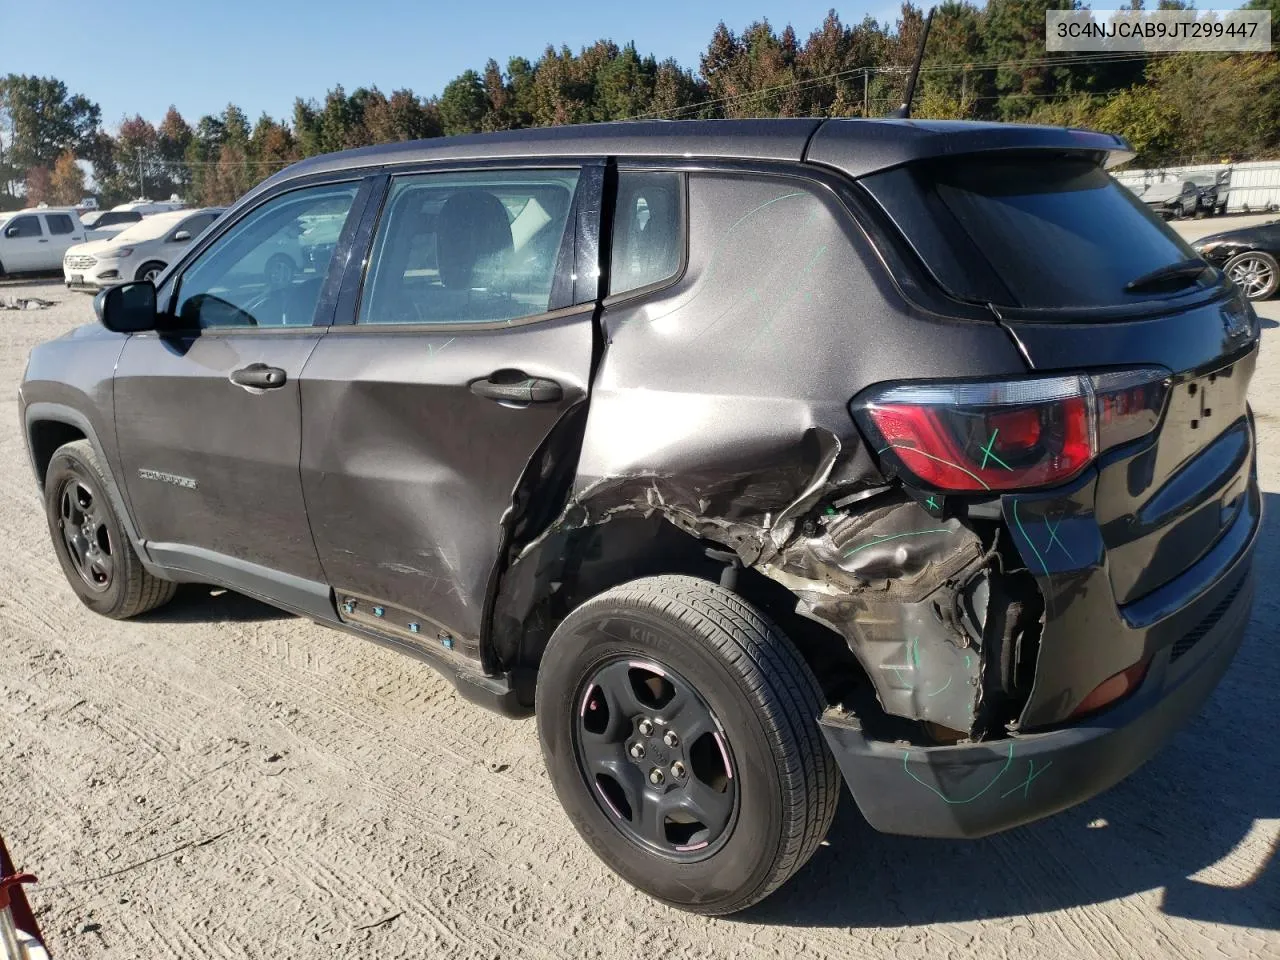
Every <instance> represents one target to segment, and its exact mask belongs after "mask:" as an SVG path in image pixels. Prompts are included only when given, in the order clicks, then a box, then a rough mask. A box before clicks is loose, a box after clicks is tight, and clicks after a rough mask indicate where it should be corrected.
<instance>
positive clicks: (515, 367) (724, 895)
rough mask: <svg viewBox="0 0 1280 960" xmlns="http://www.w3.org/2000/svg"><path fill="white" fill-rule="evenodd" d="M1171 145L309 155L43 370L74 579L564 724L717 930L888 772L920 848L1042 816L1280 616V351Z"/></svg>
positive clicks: (836, 144) (674, 134) (892, 804)
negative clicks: (1263, 382) (325, 642)
mask: <svg viewBox="0 0 1280 960" xmlns="http://www.w3.org/2000/svg"><path fill="white" fill-rule="evenodd" d="M1129 155H1130V154H1129V150H1128V147H1127V145H1126V144H1125V143H1124V141H1122V140H1119V139H1117V138H1115V137H1112V136H1108V135H1105V134H1099V133H1092V132H1087V131H1079V130H1066V129H1057V128H1045V127H1018V126H1004V125H996V124H971V123H944V122H928V121H923V122H921V121H893V120H885V121H877V120H865V121H858V120H852V121H850V120H829V121H825V122H824V121H819V120H767V121H698V122H680V123H662V122H654V123H632V124H614V125H604V126H580V127H565V128H558V129H550V130H527V131H519V132H512V133H506V134H498V135H491V136H480V137H466V138H461V139H446V140H433V141H427V142H422V143H409V144H394V145H389V146H382V147H374V148H369V149H362V150H356V151H352V152H347V153H341V154H336V155H332V156H324V157H317V158H314V159H311V160H306V161H303V162H302V163H299V164H297V165H295V166H293V167H291V168H289V169H288V170H285V171H284V172H282V173H280V174H278V175H276V176H274V177H273V178H271V179H270V180H268V181H266V182H265V183H263V184H262V185H260V186H259V187H257V188H256V189H255V190H254V191H253V192H252V193H250V194H249V195H248V196H246V197H244V198H243V199H242V200H241V201H240V202H239V203H237V204H236V206H235V207H234V208H232V209H231V210H230V211H229V212H227V213H226V214H225V215H224V216H222V217H221V218H220V219H219V220H218V222H217V223H216V224H215V225H214V226H213V227H211V228H210V229H209V230H208V231H206V232H205V234H204V235H202V236H201V237H200V238H198V239H197V240H196V241H194V242H193V243H192V244H191V245H190V247H189V248H188V250H187V251H186V252H185V254H184V256H183V257H182V258H181V259H180V260H178V262H176V263H175V264H173V265H172V266H171V267H170V268H168V269H167V270H166V271H165V272H164V274H162V275H161V276H160V277H159V278H158V279H157V281H156V283H155V285H152V284H151V283H131V284H124V285H122V286H118V287H114V288H112V289H110V290H107V291H105V292H103V293H102V294H99V297H98V301H97V310H98V315H99V319H100V321H101V324H100V325H95V326H93V327H89V328H84V329H80V330H77V331H75V332H74V333H71V334H69V335H67V336H65V337H63V338H61V339H59V340H56V341H53V342H51V343H47V344H44V345H42V346H40V347H38V348H37V349H36V350H35V351H34V352H33V353H32V356H31V360H30V364H29V367H28V369H27V373H26V378H25V381H24V383H23V385H22V388H21V403H20V407H21V416H22V422H23V428H24V431H25V435H26V437H27V440H28V444H29V449H30V453H31V460H32V464H33V466H34V468H35V474H36V480H37V482H38V483H39V486H40V489H41V491H42V493H43V497H44V503H45V506H46V510H47V513H48V523H49V530H50V533H51V535H52V540H53V547H54V550H55V551H56V553H57V556H58V558H59V560H60V561H61V564H62V567H63V569H64V570H65V572H66V576H67V579H68V581H69V582H70V584H71V586H72V588H73V589H74V590H75V592H76V593H77V594H78V595H79V596H80V598H81V599H82V600H83V601H84V602H85V603H86V604H87V605H88V606H89V607H91V608H92V609H93V610H96V611H98V612H99V613H101V614H104V615H106V616H109V617H131V616H135V615H138V614H142V613H144V612H146V611H147V610H150V609H152V608H154V607H156V606H158V605H159V604H162V603H164V602H166V601H167V600H168V599H169V598H171V597H172V596H173V593H174V589H175V584H177V583H179V582H184V581H186V582H191V581H194V582H204V583H212V584H220V585H223V586H225V587H229V588H232V589H234V590H238V591H241V592H243V593H245V594H249V595H251V596H254V597H258V598H261V599H262V600H265V601H267V602H268V603H271V604H275V605H277V606H279V607H281V608H284V609H286V610H289V611H292V612H294V613H297V614H300V615H302V616H305V617H309V618H312V619H314V620H316V621H318V622H319V623H322V624H325V625H329V626H332V627H336V628H339V629H342V630H345V631H347V632H349V633H352V634H355V635H357V636H361V637H365V638H368V639H370V640H374V641H376V642H379V643H382V644H386V645H388V646H391V647H394V648H395V649H398V650H401V651H404V652H405V653H407V654H410V655H412V656H415V657H419V658H421V659H423V660H425V661H427V662H428V663H430V664H432V665H434V666H436V667H437V668H439V669H441V670H443V671H445V672H446V673H447V674H448V675H449V676H450V677H451V678H452V679H453V680H454V682H455V684H456V686H457V689H458V692H459V693H461V694H462V696H463V697H465V698H467V699H468V700H472V701H476V702H480V703H483V704H486V705H488V706H490V707H493V708H496V709H498V710H501V711H503V712H506V713H509V714H511V715H515V716H519V715H527V714H529V713H531V712H532V713H536V716H537V726H538V733H539V736H540V738H541V742H542V748H543V752H544V755H545V759H546V764H547V770H548V772H549V775H550V779H551V781H552V783H553V785H554V787H555V790H556V792H557V794H558V795H559V797H560V800H561V801H562V802H563V804H564V806H565V808H566V810H567V811H568V813H569V815H570V817H571V819H572V820H573V822H574V824H575V825H576V826H577V828H578V830H579V832H580V833H581V834H582V837H583V838H584V839H585V840H586V842H587V843H588V844H589V845H590V846H591V847H592V849H593V850H594V851H595V852H596V853H597V854H598V855H599V856H600V857H601V858H602V859H603V860H604V861H605V862H606V863H607V864H608V865H609V866H610V867H612V868H613V869H614V870H615V871H617V873H619V874H620V875H622V876H623V877H624V878H625V879H627V880H628V881H630V882H631V883H633V884H634V885H635V886H637V887H639V888H640V889H642V890H644V891H646V892H648V893H649V894H651V895H653V896H655V897H658V898H660V899H662V900H665V901H667V902H669V903H672V904H675V905H677V906H679V907H682V908H686V909H689V910H694V911H698V912H702V913H708V914H722V913H729V912H732V911H735V910H740V909H742V908H744V907H747V906H749V905H751V904H753V903H755V902H757V901H759V900H761V899H762V898H763V897H765V896H766V895H768V894H769V893H770V892H771V891H772V890H774V889H775V888H777V887H778V886H779V885H780V884H782V883H783V882H784V881H785V880H786V879H787V878H788V877H790V876H791V875H792V874H794V873H795V872H796V870H798V869H799V868H800V866H801V865H802V864H804V862H805V861H806V860H807V859H808V858H809V856H810V855H811V854H812V853H813V852H814V850H815V849H816V847H817V846H818V844H819V843H820V842H821V841H822V839H823V836H824V835H825V833H826V831H827V828H828V826H829V825H830V823H831V819H832V815H833V814H834V812H835V808H836V802H837V798H838V797H839V794H840V781H841V778H842V776H843V780H844V782H845V783H847V784H848V786H849V788H850V790H851V792H852V793H853V796H854V799H855V800H856V801H857V803H858V806H859V808H860V809H861V811H862V813H863V815H864V816H865V817H866V819H867V820H868V821H869V822H870V824H871V825H872V826H873V827H875V828H876V829H878V830H882V831H887V832H890V833H901V834H914V835H920V836H931V837H975V836H982V835H984V834H988V833H991V832H994V831H997V830H1003V829H1006V828H1009V827H1013V826H1016V825H1018V824H1022V823H1026V822H1028V821H1030V820H1034V819H1036V818H1038V817H1044V816H1046V815H1049V814H1052V813H1054V812H1056V811H1059V810H1062V809H1064V808H1066V807H1068V806H1070V805H1072V804H1075V803H1078V802H1080V801H1082V800H1084V799H1086V798H1088V797H1090V796H1092V795H1094V794H1096V793H1098V792H1099V791H1101V790H1104V789H1106V788H1107V787H1109V786H1111V785H1112V784H1114V783H1116V782H1117V781H1118V780H1120V779H1121V778H1123V777H1124V776H1126V775H1127V774H1129V773H1130V772H1131V771H1133V770H1134V769H1135V768H1137V767H1138V766H1139V765H1140V764H1141V763H1142V762H1143V761H1144V760H1145V759H1147V758H1148V757H1149V756H1151V754H1152V753H1153V752H1154V751H1155V750H1156V749H1157V748H1158V747H1159V746H1160V745H1161V744H1162V743H1163V742H1164V741H1166V740H1167V739H1168V738H1169V737H1170V736H1171V734H1172V733H1173V732H1174V731H1176V730H1177V729H1178V728H1179V727H1180V726H1181V725H1182V724H1184V723H1186V722H1187V721H1189V720H1190V718H1192V717H1193V716H1194V715H1195V713H1196V712H1197V711H1198V710H1199V709H1200V707H1201V705H1202V704H1203V703H1204V702H1205V701H1206V699H1207V698H1208V696H1209V694H1210V692H1211V690H1212V689H1213V687H1214V685H1215V684H1216V683H1217V681H1218V679H1219V678H1220V677H1221V676H1222V674H1223V672H1224V670H1225V669H1226V668H1227V665H1228V663H1229V662H1230V660H1231V658H1232V655H1233V653H1234V652H1235V650H1236V647H1237V645H1238V644H1239V642H1240V639H1241V636H1242V634H1243V631H1244V627H1245V623H1246V621H1247V618H1248V612H1249V606H1250V602H1251V598H1252V580H1251V573H1250V569H1251V562H1252V555H1253V550H1254V542H1255V539H1256V537H1257V532H1258V525H1259V494H1258V485H1257V480H1256V473H1255V464H1256V460H1255V446H1254V444H1255V433H1254V426H1253V421H1252V418H1251V414H1250V411H1249V407H1248V405H1247V402H1246V394H1247V390H1248V385H1249V379H1250V376H1251V374H1252V373H1253V369H1254V363H1255V360H1256V357H1257V351H1258V322H1257V318H1256V316H1255V315H1254V313H1253V311H1252V309H1251V307H1250V306H1249V305H1248V303H1247V302H1246V301H1245V300H1244V298H1243V297H1242V296H1241V293H1240V291H1239V290H1238V289H1236V288H1235V287H1234V286H1233V285H1232V284H1231V283H1230V282H1229V281H1227V280H1226V279H1224V278H1223V276H1222V275H1221V274H1220V273H1219V272H1218V271H1217V270H1216V269H1214V268H1212V267H1211V266H1210V265H1209V264H1207V263H1206V262H1205V261H1203V260H1201V259H1199V258H1198V257H1197V256H1196V254H1195V252H1194V251H1192V250H1191V249H1190V248H1189V247H1187V246H1186V245H1185V244H1184V243H1183V242H1182V241H1181V240H1180V239H1178V237H1177V236H1176V235H1175V234H1173V233H1172V232H1170V230H1169V229H1168V228H1167V227H1166V226H1165V225H1164V224H1162V223H1161V222H1160V221H1159V220H1158V219H1157V218H1155V217H1154V216H1153V215H1152V214H1151V213H1150V212H1149V211H1148V210H1147V209H1146V208H1145V207H1144V205H1143V204H1142V203H1141V201H1139V200H1137V199H1136V198H1135V197H1134V196H1133V195H1132V194H1130V193H1129V192H1128V191H1127V190H1125V189H1124V188H1123V187H1120V186H1118V185H1117V184H1116V182H1115V181H1114V180H1113V179H1112V178H1111V177H1110V175H1109V174H1108V173H1107V168H1108V167H1109V166H1111V165H1113V164H1115V163H1117V162H1120V161H1122V160H1124V159H1126V158H1127V157H1128V156H1129ZM318 233H323V234H324V235H326V236H333V237H336V238H337V239H336V242H333V243H328V244H326V245H324V246H323V247H316V248H313V249H311V250H309V251H308V255H307V257H305V258H304V259H305V266H304V267H302V268H300V269H299V270H298V271H297V272H296V273H295V274H294V275H292V276H291V277H290V278H288V279H287V280H285V281H283V282H281V281H276V282H274V283H273V282H270V281H267V280H266V279H265V278H264V275H263V273H262V271H261V269H260V267H259V266H257V265H258V264H260V263H261V261H262V259H263V255H264V254H265V253H266V252H267V251H269V250H271V249H274V248H275V247H276V246H279V245H280V244H282V243H296V242H297V241H296V238H298V237H300V236H309V235H315V234H318ZM460 710H461V708H460ZM458 722H459V723H465V722H466V720H465V717H464V716H463V714H462V713H460V714H459V719H458Z"/></svg>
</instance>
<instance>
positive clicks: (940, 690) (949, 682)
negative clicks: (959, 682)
mask: <svg viewBox="0 0 1280 960" xmlns="http://www.w3.org/2000/svg"><path fill="white" fill-rule="evenodd" d="M949 686H951V677H947V682H946V683H944V684H943V685H942V686H940V687H939V688H938V689H937V690H935V691H933V693H926V694H925V696H926V697H936V696H937V695H938V694H940V693H941V692H942V691H943V690H945V689H947V687H949Z"/></svg>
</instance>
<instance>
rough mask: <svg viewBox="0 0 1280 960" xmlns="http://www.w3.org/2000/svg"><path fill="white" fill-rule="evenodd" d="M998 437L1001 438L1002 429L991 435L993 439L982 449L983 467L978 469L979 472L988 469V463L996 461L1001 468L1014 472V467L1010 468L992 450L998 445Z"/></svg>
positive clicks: (997, 429)
mask: <svg viewBox="0 0 1280 960" xmlns="http://www.w3.org/2000/svg"><path fill="white" fill-rule="evenodd" d="M998 436H1000V429H999V428H998V427H997V428H996V431H995V432H994V433H993V434H991V439H990V440H988V441H987V445H986V446H985V447H982V466H980V467H979V468H978V469H979V470H985V469H987V461H988V460H994V461H995V462H996V463H998V464H1000V466H1002V467H1004V468H1005V469H1006V470H1009V471H1010V472H1012V470H1013V467H1011V466H1009V465H1008V464H1007V463H1005V462H1004V461H1003V460H1001V459H1000V458H999V457H997V456H996V455H995V454H994V453H992V452H991V450H992V448H993V447H994V446H995V445H996V437H998Z"/></svg>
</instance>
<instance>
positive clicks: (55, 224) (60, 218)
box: [45, 213, 75, 237]
mask: <svg viewBox="0 0 1280 960" xmlns="http://www.w3.org/2000/svg"><path fill="white" fill-rule="evenodd" d="M45 221H46V222H47V223H48V224H49V232H50V233H51V234H53V235H54V236H55V237H56V236H60V235H61V234H64V233H71V232H72V231H73V230H75V227H74V226H73V225H72V223H71V218H70V217H68V216H67V215H66V214H65V213H51V214H49V215H47V216H46V217H45Z"/></svg>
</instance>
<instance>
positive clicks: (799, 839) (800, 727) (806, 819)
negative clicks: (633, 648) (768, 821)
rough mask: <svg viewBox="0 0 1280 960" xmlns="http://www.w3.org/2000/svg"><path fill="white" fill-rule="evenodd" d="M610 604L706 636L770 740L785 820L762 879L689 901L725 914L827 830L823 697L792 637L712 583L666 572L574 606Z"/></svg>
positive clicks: (784, 870) (581, 611) (835, 791)
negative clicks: (726, 897) (730, 895)
mask: <svg viewBox="0 0 1280 960" xmlns="http://www.w3.org/2000/svg"><path fill="white" fill-rule="evenodd" d="M605 604H611V605H620V606H623V607H627V606H633V607H636V608H643V609H647V610H650V611H653V610H658V611H661V612H663V613H665V614H666V615H667V616H669V617H671V618H672V619H673V620H675V621H676V622H678V623H680V624H682V625H683V626H685V627H686V628H687V629H688V630H689V631H690V632H691V633H692V634H694V635H696V636H697V637H699V638H700V639H701V640H702V641H703V642H705V643H706V644H708V645H709V646H710V647H711V648H712V649H713V650H714V652H715V653H716V654H717V655H718V656H719V657H720V658H721V659H723V660H724V661H725V662H726V663H727V664H728V665H729V666H730V667H731V669H732V670H733V672H734V673H735V674H736V675H737V678H738V680H739V682H740V683H741V684H742V685H743V686H744V687H745V688H746V690H747V691H748V692H749V695H750V697H751V699H752V700H753V701H754V702H755V704H756V706H757V708H758V710H759V714H760V718H761V720H762V721H763V723H764V725H765V728H766V730H767V731H768V734H769V739H770V740H771V741H772V742H773V745H774V758H773V759H774V762H775V764H776V765H777V770H778V774H779V785H780V787H781V791H782V809H783V811H784V816H785V817H786V820H785V821H784V824H783V830H782V836H781V841H780V843H779V845H778V849H777V850H776V851H775V853H774V859H773V864H772V866H771V868H770V869H769V870H768V871H767V873H766V874H765V876H764V879H763V880H762V882H760V883H759V884H758V885H757V886H756V887H755V888H754V889H751V890H744V891H742V892H741V894H740V895H739V896H738V898H737V899H735V900H733V901H732V902H727V903H725V902H721V903H716V904H712V905H705V906H704V905H692V906H686V909H692V910H695V911H697V912H699V913H705V914H713V915H719V914H728V913H734V912H736V911H739V910H743V909H745V908H747V907H749V906H751V905H752V904H755V903H758V902H759V901H761V900H763V899H764V898H765V897H767V896H768V895H769V894H770V893H772V892H773V891H774V890H776V889H777V888H778V887H780V886H781V885H782V884H783V883H785V882H786V881H787V880H788V879H790V878H791V876H793V875H794V874H795V872H796V871H797V870H799V869H800V868H801V867H802V866H803V865H804V864H805V863H806V862H807V861H808V859H809V858H810V857H811V856H812V855H813V853H814V851H815V850H816V849H817V848H818V845H819V844H820V843H821V842H822V840H823V838H824V837H825V836H826V834H827V831H828V829H829V828H830V826H831V821H832V819H833V818H834V817H835V812H836V807H837V804H838V802H839V799H840V783H841V781H840V772H839V768H838V767H837V765H836V762H835V758H834V757H833V756H832V755H831V751H830V750H829V749H828V748H827V744H826V741H825V739H824V738H823V736H822V732H821V730H820V729H819V727H818V724H817V717H818V716H819V715H820V714H821V713H822V710H823V707H824V703H823V698H822V694H821V689H820V687H819V685H818V681H817V680H816V679H815V678H814V676H813V673H812V671H811V670H810V669H809V666H808V664H807V663H805V661H804V659H803V657H801V655H800V652H799V651H798V650H797V649H796V647H795V646H794V645H793V644H792V643H791V641H790V640H788V639H787V638H786V636H785V635H784V634H783V633H782V632H781V630H780V629H779V628H778V627H777V626H775V625H774V624H773V623H772V622H771V621H770V620H769V619H768V617H766V616H765V615H764V614H763V613H761V612H760V611H759V610H757V609H756V608H755V607H753V606H752V605H751V604H750V603H748V602H747V601H746V600H744V599H743V598H742V597H740V596H738V595H737V594H735V593H733V592H732V591H730V590H727V589H725V588H724V587H721V586H720V585H718V584H714V583H711V582H709V581H706V580H702V579H699V578H697V577H692V576H684V575H677V574H667V575H662V576H655V577H646V578H643V579H640V580H633V581H631V582H629V583H625V584H622V585H621V586H618V587H614V588H613V589H611V590H608V591H606V592H605V593H602V594H600V595H599V596H598V597H594V598H592V599H591V600H589V601H587V602H586V603H584V604H583V605H582V606H580V607H578V608H577V609H576V610H574V611H573V613H571V614H570V616H571V617H575V616H578V615H583V616H588V615H590V613H591V610H592V608H593V607H595V606H600V605H605Z"/></svg>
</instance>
